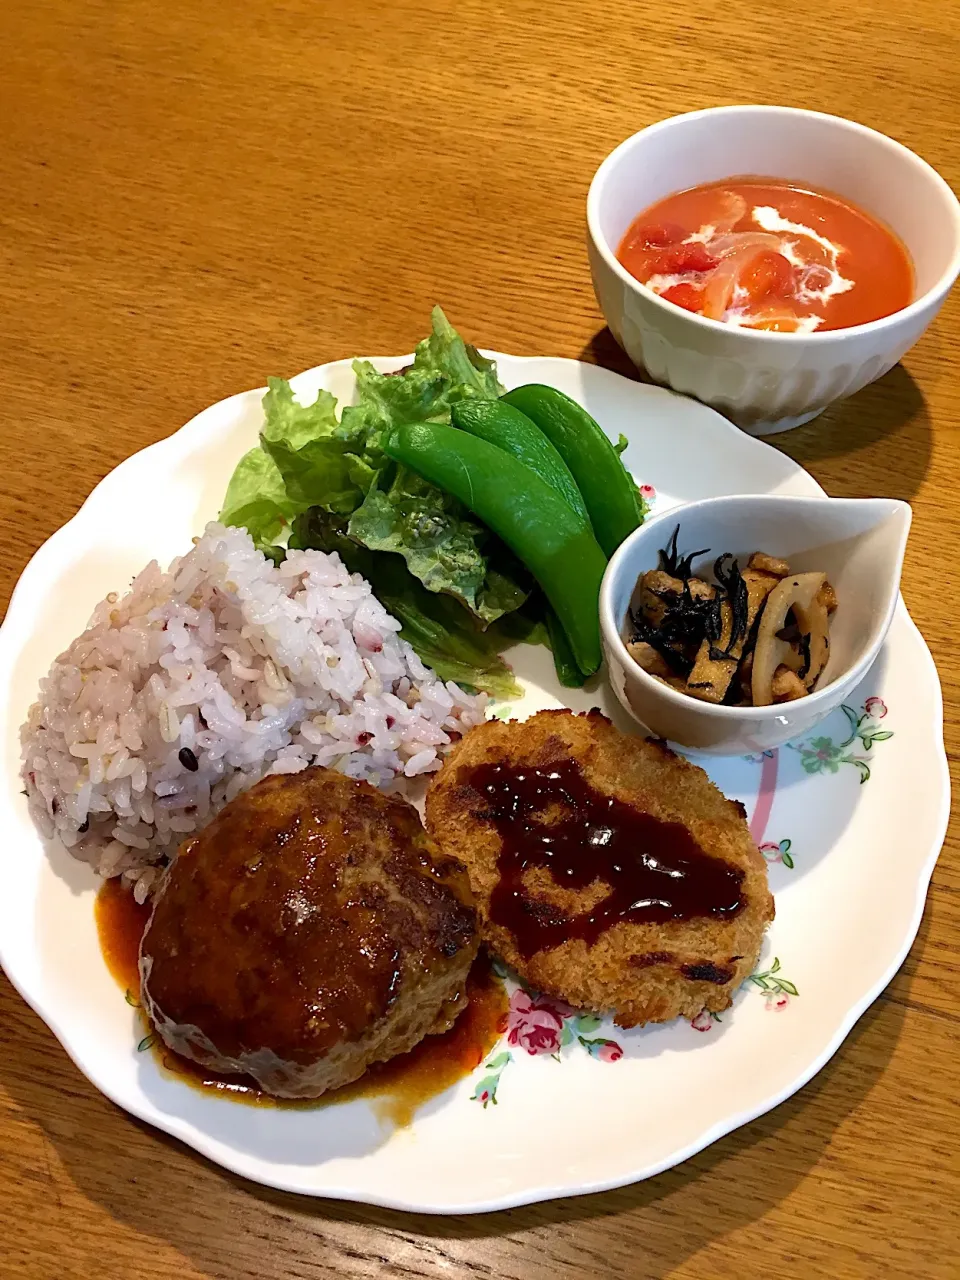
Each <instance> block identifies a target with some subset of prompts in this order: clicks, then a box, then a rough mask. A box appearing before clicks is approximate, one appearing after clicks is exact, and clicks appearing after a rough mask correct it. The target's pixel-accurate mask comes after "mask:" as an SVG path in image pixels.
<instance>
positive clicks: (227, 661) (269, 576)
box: [21, 524, 486, 900]
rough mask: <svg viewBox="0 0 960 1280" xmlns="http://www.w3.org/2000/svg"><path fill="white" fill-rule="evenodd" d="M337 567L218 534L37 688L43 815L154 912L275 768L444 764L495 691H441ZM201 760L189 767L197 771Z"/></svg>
mask: <svg viewBox="0 0 960 1280" xmlns="http://www.w3.org/2000/svg"><path fill="white" fill-rule="evenodd" d="M399 626H400V624H399V623H398V622H396V621H395V619H393V618H392V617H390V615H389V614H388V613H387V612H386V610H385V609H384V608H383V606H382V605H381V604H380V602H379V601H378V600H377V599H376V597H375V596H374V595H373V593H372V591H371V588H370V585H369V584H368V583H367V582H365V581H364V579H363V578H361V577H360V576H359V575H358V574H349V573H348V572H347V571H346V569H345V568H344V566H343V563H342V562H341V560H340V558H339V556H337V555H326V554H324V553H323V552H320V551H294V552H291V553H290V554H289V555H288V557H287V559H286V560H285V561H284V562H283V564H282V565H280V566H279V567H277V566H275V565H274V564H273V563H272V561H270V560H268V559H267V558H266V557H265V556H263V555H262V554H261V553H260V552H259V551H257V550H256V548H255V547H254V545H253V542H252V540H251V538H250V536H249V535H248V534H247V533H246V531H245V530H243V529H232V528H224V527H223V526H222V525H218V524H210V525H208V526H207V529H206V531H205V533H204V535H203V537H202V538H200V539H199V540H198V541H197V543H196V545H195V546H194V548H193V550H192V551H190V552H189V553H188V554H187V555H185V556H183V557H182V558H180V559H179V560H175V561H174V562H173V564H172V565H171V566H170V568H169V569H168V570H167V571H166V572H163V571H162V570H161V569H160V566H159V565H158V564H157V563H156V562H155V561H154V562H152V563H151V564H149V565H147V567H146V568H145V569H144V570H143V572H142V573H140V574H139V575H138V576H137V578H136V579H135V580H134V582H133V584H132V587H131V589H130V591H129V593H128V594H127V595H125V596H123V597H122V598H120V599H118V597H117V596H116V594H114V593H111V595H109V596H108V597H107V598H106V600H104V601H103V602H102V603H101V604H100V605H98V606H97V609H96V610H95V612H94V615H93V617H92V619H91V621H90V624H89V626H88V627H87V629H86V631H84V633H83V635H81V636H79V637H78V638H77V639H76V640H74V642H73V643H72V644H71V645H70V647H69V648H68V649H67V650H66V652H65V653H63V654H61V655H60V657H59V658H58V659H57V660H56V662H54V664H53V666H52V667H51V668H50V671H49V673H48V674H47V676H46V677H45V678H44V679H43V680H41V682H40V696H39V700H38V701H37V702H36V703H35V704H34V706H33V707H32V708H31V709H30V713H29V716H28V719H27V722H26V723H25V724H24V726H23V728H22V730H21V746H22V757H23V769H22V776H23V779H24V784H25V786H26V789H27V794H28V797H29V803H30V808H31V811H32V813H33V816H34V819H35V820H36V822H37V824H38V825H39V827H40V828H41V830H42V831H43V832H44V834H45V835H47V836H54V835H56V836H58V837H59V838H60V839H61V840H62V842H63V843H64V844H65V845H66V846H67V847H68V848H70V849H71V851H72V852H73V853H74V854H76V855H77V856H78V857H80V858H82V859H84V860H86V861H88V862H90V863H91V864H92V865H93V866H94V867H95V868H96V869H97V870H98V871H99V873H100V874H101V875H104V876H113V875H122V876H123V877H124V878H125V879H126V880H128V881H130V882H133V883H134V884H135V885H136V893H137V897H138V898H139V899H140V900H143V899H144V898H145V897H146V896H147V895H148V893H149V892H150V890H151V888H152V887H153V885H154V883H155V881H156V878H157V876H158V874H159V872H160V870H161V869H162V867H163V866H164V865H166V863H167V862H168V861H169V859H170V858H171V857H173V856H174V854H175V852H176V849H177V847H178V845H179V844H180V843H181V841H182V840H183V838H184V837H185V836H186V835H188V834H189V833H190V832H191V831H194V830H197V829H198V828H199V827H201V826H202V825H203V824H204V823H205V822H206V821H208V820H209V819H210V818H211V817H212V816H213V815H214V814H215V813H216V812H217V811H218V810H219V809H221V808H222V807H223V806H224V805H225V804H226V803H227V802H228V801H229V800H232V799H233V797H234V796H236V795H238V794H239V793H240V792H241V791H242V790H244V789H245V788H246V787H249V786H252V784H253V783H254V782H256V781H257V780H258V779H259V778H261V777H263V776H264V775H265V774H267V773H295V772H298V771H299V770H301V769H305V768H307V767H308V765H310V764H314V763H315V764H322V765H327V766H329V767H332V768H335V769H339V770H340V771H341V772H342V773H345V774H347V775H348V776H349V777H352V778H363V779H366V780H367V781H369V782H372V783H373V784H374V785H376V786H385V785H386V784H388V783H389V782H391V781H392V780H393V779H394V778H396V777H408V778H409V777H414V776H416V775H417V774H422V773H428V772H430V771H432V770H435V769H437V768H439V767H440V764H441V757H442V754H443V753H444V752H445V751H446V750H447V749H449V747H450V746H451V745H452V743H453V742H455V741H457V740H458V739H459V737H460V736H461V735H462V734H463V732H465V730H467V729H469V728H470V727H472V726H473V725H475V724H478V723H480V721H482V720H483V718H484V710H485V706H486V697H485V696H484V695H479V696H473V695H470V694H467V693H464V691H463V690H462V689H460V688H459V687H458V686H457V685H455V684H452V683H447V684H444V683H443V682H442V681H440V680H438V679H437V677H436V676H435V674H434V673H433V672H432V671H430V670H429V669H428V668H426V667H425V666H424V665H423V663H421V661H420V660H419V658H418V657H417V655H416V654H415V653H414V652H413V650H412V649H411V648H410V646H409V645H408V644H407V643H406V642H405V641H403V640H400V639H399V637H398V635H397V632H398V631H399ZM194 765H195V767H194Z"/></svg>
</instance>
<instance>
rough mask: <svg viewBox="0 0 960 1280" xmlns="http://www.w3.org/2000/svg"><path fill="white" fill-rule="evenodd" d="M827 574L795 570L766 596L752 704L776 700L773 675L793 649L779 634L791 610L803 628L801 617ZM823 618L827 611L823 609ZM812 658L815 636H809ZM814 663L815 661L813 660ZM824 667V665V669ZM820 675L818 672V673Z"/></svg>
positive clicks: (753, 683) (753, 681)
mask: <svg viewBox="0 0 960 1280" xmlns="http://www.w3.org/2000/svg"><path fill="white" fill-rule="evenodd" d="M826 578H827V575H826V574H825V573H795V574H791V576H790V577H789V578H784V579H783V580H782V581H781V582H778V583H777V585H776V586H775V587H774V589H773V590H772V591H771V592H770V594H769V595H768V596H767V603H766V604H765V605H764V607H763V613H762V614H761V616H760V627H759V629H758V631H757V643H756V647H755V648H754V651H753V678H752V682H751V683H752V688H753V705H754V706H755V707H769V706H770V704H771V703H772V702H773V676H774V672H775V671H776V669H777V667H778V666H780V665H781V663H783V661H784V658H785V656H786V651H787V650H788V649H789V648H790V646H789V645H788V644H787V642H786V641H785V640H780V639H778V637H777V632H778V631H782V630H783V628H784V626H785V624H786V621H787V614H788V613H789V612H790V610H791V609H792V610H793V611H794V616H795V617H796V619H797V623H798V625H799V626H800V628H801V630H803V622H801V616H804V617H806V615H807V614H808V612H809V609H810V606H811V604H812V602H813V599H814V597H815V596H816V594H817V592H818V591H819V590H820V588H821V587H822V586H823V584H824V582H825V581H826ZM823 615H824V619H825V618H826V610H824V611H823ZM810 646H811V658H812V656H813V655H812V649H813V635H812V633H811V637H810ZM811 666H812V662H811ZM821 669H822V668H821ZM817 674H818V675H819V672H818V673H817Z"/></svg>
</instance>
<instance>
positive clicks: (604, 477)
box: [502, 383, 643, 556]
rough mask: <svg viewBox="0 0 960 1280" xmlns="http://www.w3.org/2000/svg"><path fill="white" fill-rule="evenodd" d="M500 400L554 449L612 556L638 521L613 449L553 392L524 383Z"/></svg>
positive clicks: (635, 500)
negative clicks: (519, 415) (522, 415)
mask: <svg viewBox="0 0 960 1280" xmlns="http://www.w3.org/2000/svg"><path fill="white" fill-rule="evenodd" d="M502 399H503V400H504V401H505V402H506V403H507V404H509V405H510V406H511V407H512V408H514V409H519V410H520V412H521V413H524V414H526V416H527V417H528V418H529V419H530V420H531V422H534V423H535V424H536V425H537V426H538V427H539V428H540V430H541V431H542V432H543V434H544V435H545V436H546V437H547V439H548V440H550V441H551V443H552V444H553V445H554V447H555V448H556V450H557V452H558V453H559V454H560V456H561V457H562V458H563V460H564V462H565V463H566V464H567V466H568V467H569V468H570V471H571V473H572V475H573V478H574V480H576V482H577V487H578V488H579V490H580V492H581V494H582V495H583V500H584V502H585V503H586V504H587V510H588V511H589V513H590V522H591V524H592V525H593V531H594V533H595V534H596V535H597V541H598V542H599V543H600V546H601V547H602V548H603V550H604V551H605V552H606V554H607V555H608V556H612V555H613V553H614V551H616V549H617V547H619V545H620V543H621V542H622V541H623V540H624V538H625V537H626V536H627V534H628V533H632V532H633V531H634V529H636V528H637V526H638V525H639V524H641V523H642V521H643V509H642V507H641V505H640V495H639V494H638V493H637V487H636V485H635V484H634V483H633V480H632V479H631V477H630V475H629V473H628V472H627V470H626V468H625V467H624V465H623V463H622V462H621V461H620V455H619V454H618V453H617V451H616V449H614V447H613V445H612V444H611V443H610V441H609V440H608V439H607V437H606V436H605V435H604V433H603V431H602V430H601V428H600V427H599V426H598V425H597V423H596V422H594V420H593V418H591V417H590V415H589V413H587V411H586V410H585V409H582V408H581V407H580V405H578V404H577V402H576V401H575V400H571V399H570V397H569V396H565V395H564V394H563V392H562V391H557V390H556V389H555V388H553V387H544V386H540V385H539V384H537V383H529V384H528V385H527V386H524V387H516V388H515V389H514V390H513V391H508V392H507V394H506V395H505V396H503V397H502Z"/></svg>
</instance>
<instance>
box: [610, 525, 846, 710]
mask: <svg viewBox="0 0 960 1280" xmlns="http://www.w3.org/2000/svg"><path fill="white" fill-rule="evenodd" d="M679 536H680V526H679V525H677V526H676V528H675V529H674V531H673V533H672V535H671V537H670V540H669V541H668V543H667V545H666V546H665V547H664V548H662V550H661V551H660V553H659V556H658V560H659V565H658V568H656V569H650V570H648V571H647V572H645V573H644V574H642V575H641V577H640V579H639V580H638V583H637V593H636V595H635V597H634V608H633V609H632V610H631V613H630V625H631V626H632V628H633V635H632V638H631V639H630V640H628V642H627V648H628V651H629V653H630V656H631V657H632V658H633V659H634V661H635V662H637V663H638V664H639V665H640V666H641V667H642V668H643V669H644V670H645V671H646V672H647V673H648V674H649V675H651V676H653V677H654V678H656V679H658V680H662V681H663V682H664V683H666V684H668V685H670V686H671V687H672V688H674V689H678V690H680V691H681V692H683V693H687V694H689V695H690V696H691V697H694V698H699V699H701V700H702V701H706V702H712V703H714V704H719V703H727V704H730V703H743V702H748V703H751V704H752V705H753V706H766V705H768V704H769V703H771V702H786V701H792V700H793V699H794V698H799V697H804V696H805V695H806V694H808V693H810V692H812V690H813V689H814V688H815V686H816V683H817V680H818V679H819V677H820V675H821V673H822V671H823V669H824V667H825V665H826V661H827V656H828V653H829V645H830V638H829V634H828V616H829V615H830V614H831V613H832V612H833V611H834V610H835V609H836V608H837V596H836V592H835V591H834V590H833V587H832V586H831V585H830V583H829V582H828V581H827V578H826V574H824V573H822V572H820V571H802V572H799V573H796V572H793V571H792V570H791V568H790V565H789V564H788V563H787V561H786V560H783V559H781V558H779V557H777V556H772V555H768V554H767V553H766V552H764V551H759V550H758V551H754V552H752V553H751V554H750V555H749V556H748V557H746V559H745V568H744V570H743V572H741V570H740V561H739V560H738V559H737V557H736V556H735V555H733V554H732V553H731V552H725V553H724V554H723V555H720V556H718V557H717V558H716V560H715V561H714V564H713V575H712V578H713V580H712V581H709V580H708V577H707V575H706V574H695V573H694V572H693V562H694V560H696V559H697V558H698V557H699V556H704V555H708V554H709V549H708V548H703V549H701V550H699V551H691V552H682V551H680V550H679V547H678V542H679Z"/></svg>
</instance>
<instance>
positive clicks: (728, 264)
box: [700, 244, 768, 320]
mask: <svg viewBox="0 0 960 1280" xmlns="http://www.w3.org/2000/svg"><path fill="white" fill-rule="evenodd" d="M712 248H713V246H712V245H711V251H712ZM767 252H768V248H767V246H766V245H765V244H763V245H757V244H744V245H740V246H738V247H737V248H735V249H733V250H732V251H731V252H730V253H728V254H727V256H726V257H725V258H722V259H721V261H720V265H719V266H718V267H717V268H716V270H715V271H714V272H713V273H712V274H711V275H710V276H709V277H708V278H707V283H706V287H705V288H704V290H703V306H702V307H701V309H700V314H701V315H702V316H707V317H708V318H709V319H711V320H722V319H723V317H724V316H725V315H726V312H727V308H728V307H729V306H730V303H731V302H732V301H733V295H734V292H735V290H736V287H737V284H738V283H739V281H740V280H741V278H742V277H743V275H744V274H745V273H746V272H747V271H748V270H749V269H750V267H751V266H752V265H753V263H754V262H756V260H757V259H758V258H759V257H760V256H761V255H762V254H764V253H767Z"/></svg>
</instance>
